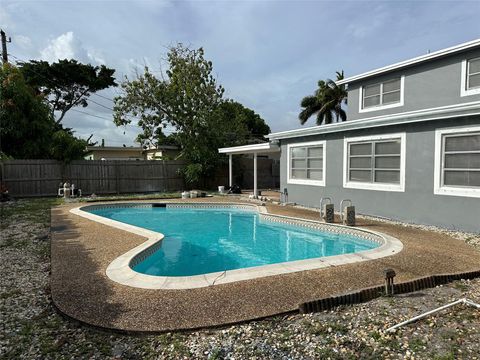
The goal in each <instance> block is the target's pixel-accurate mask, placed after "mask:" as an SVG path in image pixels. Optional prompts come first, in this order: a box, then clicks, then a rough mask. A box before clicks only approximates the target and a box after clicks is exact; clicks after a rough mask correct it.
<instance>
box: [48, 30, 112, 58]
mask: <svg viewBox="0 0 480 360" xmlns="http://www.w3.org/2000/svg"><path fill="white" fill-rule="evenodd" d="M40 58H41V59H42V60H46V61H48V62H55V61H58V60H63V59H76V60H78V61H80V62H83V63H96V64H105V60H104V59H103V58H102V55H101V54H100V53H99V52H98V51H97V50H95V49H91V50H87V49H86V48H85V47H84V46H83V44H82V42H81V41H80V40H79V39H77V38H76V37H75V35H74V34H73V31H68V32H66V33H64V34H62V35H60V36H58V37H57V38H55V39H53V40H50V42H49V44H48V45H47V47H46V48H44V49H43V50H41V51H40Z"/></svg>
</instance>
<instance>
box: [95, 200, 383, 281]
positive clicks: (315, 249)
mask: <svg viewBox="0 0 480 360" xmlns="http://www.w3.org/2000/svg"><path fill="white" fill-rule="evenodd" d="M90 212H91V213H92V214H96V215H99V216H103V217H106V218H108V219H112V220H116V221H120V222H122V223H126V224H130V225H135V226H139V227H142V228H145V229H148V230H152V231H156V232H161V233H162V234H164V235H165V238H164V239H163V241H162V245H161V246H160V247H159V248H158V249H157V250H156V251H155V252H153V253H152V254H151V255H149V256H147V257H146V258H145V259H143V260H142V261H140V262H138V263H137V264H135V265H134V266H132V268H133V270H135V271H137V272H140V273H143V274H148V275H160V276H192V275H200V274H208V273H213V272H218V271H225V270H234V269H242V268H249V267H253V266H261V265H269V264H278V263H282V262H288V261H295V260H304V259H312V258H319V257H324V256H333V255H342V254H349V253H355V252H359V251H364V250H370V249H374V248H376V247H379V246H380V244H379V243H377V242H374V241H370V240H366V239H363V238H360V237H358V236H354V235H349V234H340V233H333V232H329V231H321V230H316V229H310V228H305V227H301V226H298V225H293V224H283V223H275V222H270V221H266V220H262V219H261V218H260V216H259V214H258V213H257V212H256V211H254V210H253V209H251V210H247V209H238V208H215V207H212V208H196V207H190V208H180V207H168V208H167V207H150V208H146V207H143V208H135V207H128V208H121V207H120V208H107V209H97V210H91V211H90Z"/></svg>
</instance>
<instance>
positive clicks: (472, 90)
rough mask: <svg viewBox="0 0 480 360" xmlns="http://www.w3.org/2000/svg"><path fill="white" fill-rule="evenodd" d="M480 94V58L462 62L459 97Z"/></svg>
mask: <svg viewBox="0 0 480 360" xmlns="http://www.w3.org/2000/svg"><path fill="white" fill-rule="evenodd" d="M475 94H480V58H475V59H468V60H464V61H463V62H462V89H461V96H468V95H475Z"/></svg>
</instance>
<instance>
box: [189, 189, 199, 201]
mask: <svg viewBox="0 0 480 360" xmlns="http://www.w3.org/2000/svg"><path fill="white" fill-rule="evenodd" d="M190 197H191V198H192V199H193V198H196V197H198V192H197V191H190Z"/></svg>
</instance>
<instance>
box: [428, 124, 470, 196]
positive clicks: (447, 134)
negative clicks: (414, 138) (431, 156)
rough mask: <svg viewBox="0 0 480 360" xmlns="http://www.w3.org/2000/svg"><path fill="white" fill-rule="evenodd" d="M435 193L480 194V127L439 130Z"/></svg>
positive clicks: (437, 132)
mask: <svg viewBox="0 0 480 360" xmlns="http://www.w3.org/2000/svg"><path fill="white" fill-rule="evenodd" d="M435 152H436V154H435V156H436V158H435V194H444V195H459V196H475V197H480V126H475V127H469V128H454V129H444V130H437V131H436V142H435Z"/></svg>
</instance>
